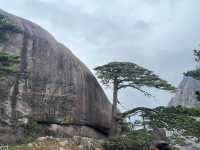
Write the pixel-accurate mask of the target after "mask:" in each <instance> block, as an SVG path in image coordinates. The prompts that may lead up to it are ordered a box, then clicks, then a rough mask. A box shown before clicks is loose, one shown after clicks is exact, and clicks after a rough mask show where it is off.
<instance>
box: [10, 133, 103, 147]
mask: <svg viewBox="0 0 200 150" xmlns="http://www.w3.org/2000/svg"><path fill="white" fill-rule="evenodd" d="M10 148H13V149H16V150H21V149H26V150H44V149H45V150H105V149H104V147H103V141H100V140H95V139H91V138H86V137H79V136H74V137H71V138H52V137H40V138H38V139H37V140H36V141H34V142H32V143H29V144H26V145H21V146H15V147H12V146H10Z"/></svg>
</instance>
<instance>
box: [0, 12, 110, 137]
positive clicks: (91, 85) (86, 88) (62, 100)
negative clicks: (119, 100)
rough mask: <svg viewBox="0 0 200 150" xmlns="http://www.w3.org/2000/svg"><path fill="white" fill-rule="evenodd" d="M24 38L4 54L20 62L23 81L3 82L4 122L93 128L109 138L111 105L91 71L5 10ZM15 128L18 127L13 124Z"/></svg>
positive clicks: (17, 37)
mask: <svg viewBox="0 0 200 150" xmlns="http://www.w3.org/2000/svg"><path fill="white" fill-rule="evenodd" d="M0 14H1V15H4V16H6V17H7V18H8V19H9V20H10V22H11V23H13V24H15V25H16V26H18V27H19V28H20V29H21V30H22V31H23V33H18V34H14V35H12V36H9V41H7V42H6V43H3V44H1V45H0V51H3V52H10V53H14V54H17V55H19V56H20V59H21V62H20V65H19V70H20V77H19V78H13V77H10V78H8V79H6V80H2V81H1V82H0V122H1V124H6V125H11V126H12V125H13V124H15V123H16V122H21V123H26V122H27V118H30V117H31V118H32V119H34V120H36V121H38V122H40V123H46V124H59V125H65V126H67V125H79V126H88V127H90V128H93V129H95V130H96V131H100V132H101V133H104V134H107V133H108V131H109V129H110V121H111V115H110V114H111V104H110V103H109V101H108V99H107V97H106V95H105V94H104V92H103V90H102V88H101V87H100V85H99V84H98V82H97V80H96V79H95V77H94V76H93V74H92V73H91V72H90V71H89V69H88V68H87V67H86V66H85V65H84V64H83V63H82V62H81V61H80V60H79V59H78V58H77V57H75V56H74V55H73V54H72V52H71V51H70V50H69V49H68V48H66V47H65V46H63V45H62V44H60V43H59V42H57V41H56V40H55V39H54V37H52V36H51V35H50V34H49V33H48V32H47V31H45V30H44V29H42V28H41V27H39V26H38V25H36V24H34V23H32V22H30V21H27V20H25V19H21V18H19V17H16V16H14V15H11V14H8V13H6V12H4V11H3V10H0ZM13 122H14V123H13Z"/></svg>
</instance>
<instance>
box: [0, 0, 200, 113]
mask: <svg viewBox="0 0 200 150" xmlns="http://www.w3.org/2000/svg"><path fill="white" fill-rule="evenodd" d="M199 6H200V1H199V0H164V1H163V0H162V1H161V0H0V8H1V9H4V10H5V11H7V12H9V13H12V14H15V15H17V16H20V17H23V18H26V19H28V20H31V21H32V22H34V23H36V24H39V25H40V26H42V27H43V28H44V29H46V30H48V31H49V32H50V33H51V34H53V36H54V37H55V38H56V39H57V40H58V41H59V42H61V43H63V44H65V45H66V47H68V48H69V49H71V50H72V52H73V53H74V54H75V55H76V56H77V57H79V58H80V59H81V60H82V61H83V62H84V63H85V64H86V65H87V66H88V67H89V68H90V69H91V70H93V68H95V67H96V66H98V65H103V64H106V63H108V62H110V61H130V62H134V63H137V64H139V65H142V66H144V67H146V68H148V69H150V70H153V71H154V72H155V73H156V74H158V75H160V77H161V78H163V79H165V80H167V81H169V82H170V83H172V84H173V85H175V86H178V84H179V83H180V81H181V80H182V78H183V75H182V74H183V72H185V71H187V70H190V69H193V68H194V67H195V63H194V60H193V55H192V50H193V49H195V48H198V45H199V44H200V34H199V27H200V19H199V15H200V9H199ZM103 88H104V90H105V92H106V93H107V95H108V98H109V99H110V100H111V99H112V91H111V89H109V88H105V87H103ZM150 92H151V93H152V95H154V96H155V98H147V97H145V96H144V95H143V94H142V93H140V92H138V91H136V90H134V89H126V90H123V91H121V92H120V94H119V100H121V101H122V104H123V107H121V108H122V109H125V110H126V109H128V108H132V107H137V106H146V107H156V106H159V105H167V104H168V102H169V100H170V99H171V97H172V96H173V94H171V93H168V92H165V91H160V90H155V89H153V90H150Z"/></svg>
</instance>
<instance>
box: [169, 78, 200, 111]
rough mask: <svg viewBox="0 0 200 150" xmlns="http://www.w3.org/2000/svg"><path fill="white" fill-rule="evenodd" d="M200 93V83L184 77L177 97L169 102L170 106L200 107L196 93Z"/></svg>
mask: <svg viewBox="0 0 200 150" xmlns="http://www.w3.org/2000/svg"><path fill="white" fill-rule="evenodd" d="M197 91H200V81H199V80H196V79H194V78H192V77H184V78H183V81H182V82H181V83H180V85H179V87H178V90H177V92H176V95H175V97H174V98H172V99H171V101H170V102H169V106H183V107H188V108H192V107H200V101H198V99H197V95H196V92H197Z"/></svg>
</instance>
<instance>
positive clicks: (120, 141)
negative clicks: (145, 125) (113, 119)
mask: <svg viewBox="0 0 200 150" xmlns="http://www.w3.org/2000/svg"><path fill="white" fill-rule="evenodd" d="M153 139H154V137H153V135H152V134H151V133H150V132H148V131H145V130H137V131H132V132H130V133H128V134H127V135H124V136H118V137H112V138H109V139H108V141H107V142H106V143H105V145H104V147H105V149H106V150H143V149H148V147H149V145H150V144H151V142H152V140H153Z"/></svg>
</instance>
